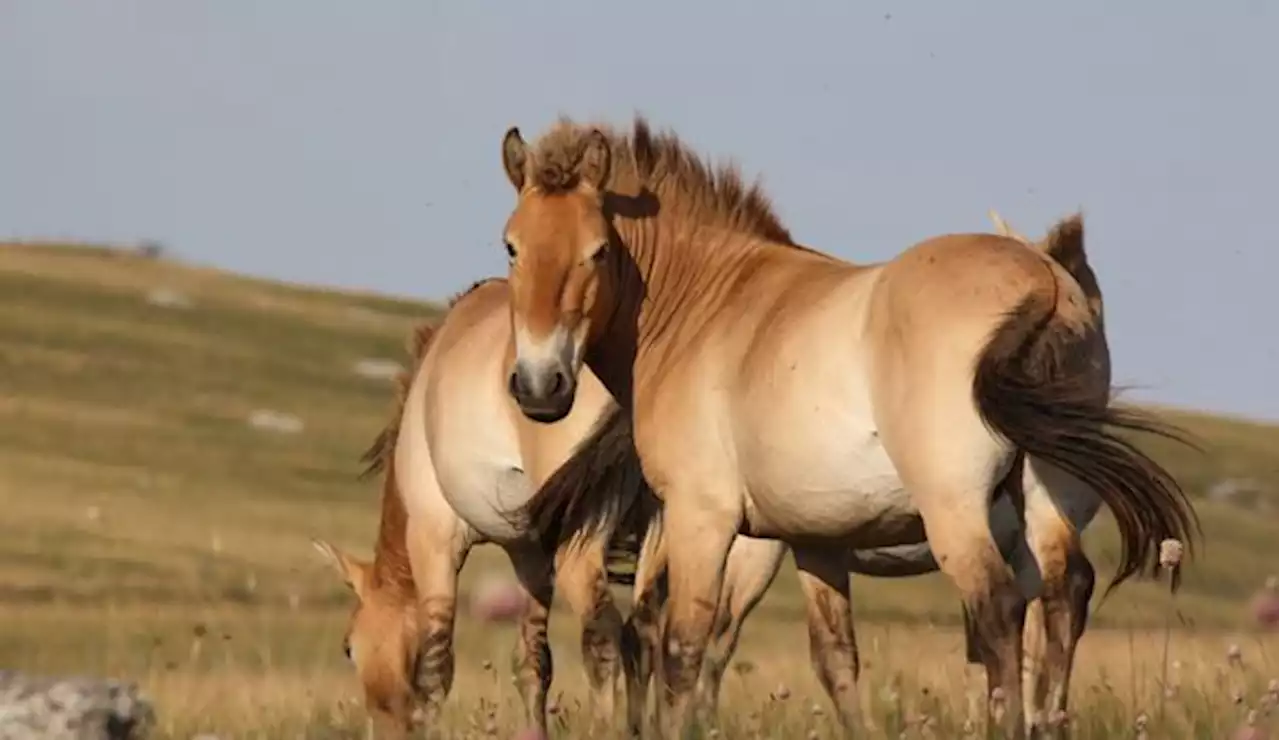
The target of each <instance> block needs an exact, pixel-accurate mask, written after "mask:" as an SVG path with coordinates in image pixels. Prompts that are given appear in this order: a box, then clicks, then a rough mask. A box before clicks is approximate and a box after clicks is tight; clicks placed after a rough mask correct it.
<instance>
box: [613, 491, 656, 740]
mask: <svg viewBox="0 0 1280 740" xmlns="http://www.w3.org/2000/svg"><path fill="white" fill-rule="evenodd" d="M666 570H667V552H666V544H665V542H664V540H663V537H662V515H661V513H659V514H658V515H657V516H655V517H654V518H653V520H652V521H651V522H650V524H649V529H648V530H647V531H646V532H645V536H644V541H643V543H641V547H640V555H639V558H638V559H637V561H636V580H635V586H634V592H633V594H634V595H633V597H632V605H631V613H630V614H629V615H627V620H626V622H625V623H624V624H623V625H622V665H623V670H624V671H625V673H626V679H627V731H628V733H629V734H630V736H631V737H640V736H641V734H642V733H643V730H644V720H645V708H646V705H647V703H648V694H649V680H650V679H651V678H652V676H653V663H654V660H655V658H656V657H657V654H658V642H659V639H658V638H659V621H660V615H661V611H662V606H663V604H664V603H665V602H666V597H667V593H666V591H667V588H666Z"/></svg>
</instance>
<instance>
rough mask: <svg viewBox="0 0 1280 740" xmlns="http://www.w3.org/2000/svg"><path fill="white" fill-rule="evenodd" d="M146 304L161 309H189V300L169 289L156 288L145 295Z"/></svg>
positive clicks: (183, 294)
mask: <svg viewBox="0 0 1280 740" xmlns="http://www.w3.org/2000/svg"><path fill="white" fill-rule="evenodd" d="M147 303H150V304H151V305H153V306H161V307H163V308H190V307H191V299H190V298H188V297H187V296H186V294H185V293H181V292H179V291H176V290H173V289H171V288H156V289H155V290H153V291H151V292H150V293H147Z"/></svg>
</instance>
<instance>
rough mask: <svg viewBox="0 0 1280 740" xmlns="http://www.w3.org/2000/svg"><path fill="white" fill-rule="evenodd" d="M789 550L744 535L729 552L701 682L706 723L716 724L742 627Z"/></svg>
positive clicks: (699, 703)
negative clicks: (726, 674)
mask: <svg viewBox="0 0 1280 740" xmlns="http://www.w3.org/2000/svg"><path fill="white" fill-rule="evenodd" d="M786 551H787V546H786V544H784V543H782V542H780V541H777V540H765V539H756V538H751V537H742V536H739V537H737V538H736V539H735V540H734V542H733V546H732V547H731V548H730V549H729V559H728V561H727V563H726V564H725V575H724V585H723V586H722V587H721V589H720V603H719V606H718V607H717V609H716V621H715V627H714V628H713V630H712V633H711V641H710V642H709V643H708V644H707V652H706V655H705V657H704V658H703V661H702V675H701V677H700V678H699V680H698V691H697V706H698V707H699V712H700V714H701V717H702V721H703V722H704V723H710V722H713V721H714V720H715V718H716V716H717V714H718V712H719V700H720V686H721V683H722V682H723V680H724V673H725V669H727V668H728V667H729V661H730V660H732V659H733V654H734V652H736V650H737V648H738V638H739V637H741V635H742V625H743V623H744V622H745V621H746V618H747V616H748V615H749V614H751V611H752V610H753V609H755V608H756V605H758V604H759V603H760V599H761V598H763V597H764V594H765V592H766V591H768V590H769V586H770V585H771V584H772V583H773V580H774V578H776V577H777V575H778V569H779V568H780V567H781V566H782V557H783V555H785V554H786Z"/></svg>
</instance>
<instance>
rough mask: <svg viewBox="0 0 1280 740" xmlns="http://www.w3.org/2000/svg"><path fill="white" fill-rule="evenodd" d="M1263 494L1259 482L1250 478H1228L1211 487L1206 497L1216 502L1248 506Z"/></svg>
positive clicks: (1206, 492)
mask: <svg viewBox="0 0 1280 740" xmlns="http://www.w3.org/2000/svg"><path fill="white" fill-rule="evenodd" d="M1261 492H1262V486H1261V485H1259V483H1258V481H1256V480H1252V479H1250V478H1226V479H1223V480H1220V481H1218V482H1217V483H1214V484H1213V485H1212V486H1209V490H1207V491H1205V496H1206V497H1207V498H1209V499H1212V500H1214V501H1223V502H1227V503H1234V504H1248V503H1250V502H1252V501H1255V500H1256V499H1257V498H1258V496H1259V495H1260V494H1261Z"/></svg>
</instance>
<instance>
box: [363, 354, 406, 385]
mask: <svg viewBox="0 0 1280 740" xmlns="http://www.w3.org/2000/svg"><path fill="white" fill-rule="evenodd" d="M354 370H355V373H356V375H359V376H361V377H365V378H370V379H373V380H391V379H392V378H394V377H396V376H397V375H399V374H400V372H401V371H403V370H404V367H403V366H402V365H401V364H400V363H398V362H396V361H395V360H387V359H382V358H378V357H366V358H365V359H363V360H360V361H359V362H357V363H356V364H355V368H354Z"/></svg>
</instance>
